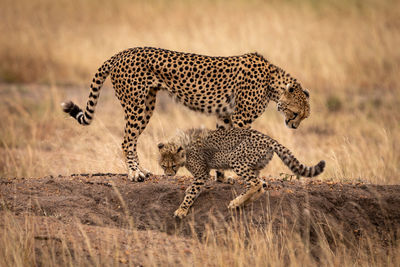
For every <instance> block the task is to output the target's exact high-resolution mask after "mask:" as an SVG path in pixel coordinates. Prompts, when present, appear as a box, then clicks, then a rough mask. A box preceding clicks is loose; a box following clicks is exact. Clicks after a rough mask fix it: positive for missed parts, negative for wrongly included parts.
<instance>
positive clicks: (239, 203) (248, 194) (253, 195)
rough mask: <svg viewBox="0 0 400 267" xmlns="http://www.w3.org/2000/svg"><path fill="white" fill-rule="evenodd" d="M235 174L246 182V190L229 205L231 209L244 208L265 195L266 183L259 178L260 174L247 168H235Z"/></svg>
mask: <svg viewBox="0 0 400 267" xmlns="http://www.w3.org/2000/svg"><path fill="white" fill-rule="evenodd" d="M233 170H234V171H235V173H236V174H237V175H238V176H240V177H242V178H243V179H244V180H245V181H246V188H245V190H244V191H243V192H242V193H241V194H240V195H239V196H237V197H236V198H235V199H233V200H232V201H231V202H230V203H229V205H228V208H229V209H235V208H238V207H243V206H245V205H247V204H249V203H251V202H253V201H255V200H257V199H258V198H259V197H260V196H261V195H262V194H263V193H264V191H265V190H264V182H263V181H262V180H261V179H260V178H258V175H257V174H258V172H257V171H254V170H252V169H250V168H249V167H247V166H245V167H243V166H236V167H234V168H233Z"/></svg>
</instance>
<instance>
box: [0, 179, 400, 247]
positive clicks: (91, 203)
mask: <svg viewBox="0 0 400 267" xmlns="http://www.w3.org/2000/svg"><path fill="white" fill-rule="evenodd" d="M189 183H190V179H189V178H188V177H179V178H178V179H175V178H174V179H172V178H167V177H164V176H155V177H152V178H150V179H148V180H147V181H146V182H144V183H132V182H130V181H127V179H126V176H124V175H118V174H93V175H88V174H80V175H72V176H59V177H52V176H49V177H44V178H39V179H35V178H31V179H22V178H21V179H7V178H1V179H0V201H1V202H0V203H1V205H0V210H2V211H3V214H4V212H5V211H9V212H11V213H12V214H14V215H15V216H21V215H24V214H29V215H33V216H41V217H47V218H51V220H55V221H57V222H58V223H62V224H64V225H69V224H71V223H76V221H78V222H80V223H82V224H84V225H90V226H96V227H107V229H115V228H118V229H119V230H118V231H121V229H122V230H123V229H132V228H131V227H132V226H133V227H134V228H136V229H139V230H151V231H158V232H164V233H167V234H172V233H178V234H179V235H181V236H183V237H185V236H186V237H187V236H190V235H191V234H192V233H193V231H194V232H195V234H197V235H198V236H202V235H203V233H204V231H205V229H206V225H211V226H212V227H214V228H215V229H220V230H223V229H226V227H227V226H228V225H229V223H231V222H232V221H238V218H241V219H243V220H245V221H246V222H247V223H249V222H251V223H252V224H254V225H256V226H257V227H260V228H265V227H267V226H271V224H272V227H273V229H274V230H279V229H282V228H288V227H290V229H291V231H298V232H300V233H302V234H304V233H309V235H310V240H311V242H314V241H315V240H316V239H317V232H318V230H322V231H323V232H324V233H325V234H326V236H327V238H328V241H330V242H331V243H332V244H333V243H334V240H335V239H337V238H340V239H341V240H349V242H350V241H351V242H353V241H354V240H357V238H359V237H360V236H362V235H364V234H366V235H370V234H371V235H372V234H375V235H377V236H378V237H379V238H380V239H381V241H382V242H383V243H385V242H388V240H396V239H397V234H398V229H399V228H400V186H397V185H390V186H389V185H388V186H385V185H369V184H362V183H348V184H345V183H335V182H321V181H319V180H301V181H298V180H294V181H290V180H285V181H283V180H273V179H271V180H268V184H269V187H270V188H269V190H268V192H267V193H266V194H265V195H264V196H262V197H261V198H260V199H259V200H257V201H255V202H254V203H253V204H252V205H249V206H247V207H245V208H244V209H242V210H238V211H236V212H233V213H232V212H230V211H229V210H228V209H227V206H228V203H229V201H230V200H232V199H233V198H234V197H235V195H236V194H237V193H238V192H241V190H243V185H241V184H235V185H227V184H221V183H214V182H210V184H208V185H207V186H206V188H205V190H204V191H203V192H202V194H201V195H200V196H199V197H198V199H197V200H196V202H195V204H194V205H193V208H192V210H191V212H190V213H189V216H188V217H187V218H185V219H184V220H183V221H179V220H176V219H175V218H173V216H172V215H173V212H174V211H175V209H176V208H177V207H178V206H179V204H180V202H181V201H182V199H183V196H184V189H185V188H186V186H187V185H188V184H189ZM317 228H319V229H317Z"/></svg>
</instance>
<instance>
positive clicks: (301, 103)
mask: <svg viewBox="0 0 400 267" xmlns="http://www.w3.org/2000/svg"><path fill="white" fill-rule="evenodd" d="M309 98H310V94H309V93H308V91H307V90H303V89H302V88H301V85H300V84H298V83H288V84H287V85H286V87H284V88H283V93H282V94H281V96H280V98H279V101H278V111H280V112H282V113H283V115H284V116H285V124H286V126H287V127H289V128H292V129H296V128H297V127H299V125H300V122H301V121H302V120H304V119H305V118H307V117H308V116H309V115H310V103H309Z"/></svg>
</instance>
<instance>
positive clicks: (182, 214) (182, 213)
mask: <svg viewBox="0 0 400 267" xmlns="http://www.w3.org/2000/svg"><path fill="white" fill-rule="evenodd" d="M188 211H189V210H188V209H182V208H179V209H177V210H176V211H175V212H174V217H175V218H179V219H183V218H184V217H186V215H187V213H188Z"/></svg>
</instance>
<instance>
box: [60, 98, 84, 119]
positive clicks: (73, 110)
mask: <svg viewBox="0 0 400 267" xmlns="http://www.w3.org/2000/svg"><path fill="white" fill-rule="evenodd" d="M61 107H62V109H63V111H64V112H65V113H68V114H69V115H71V116H72V117H74V118H76V115H77V114H78V113H79V112H81V111H82V110H81V109H80V107H78V106H77V105H75V104H74V102H72V101H68V102H64V103H61Z"/></svg>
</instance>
